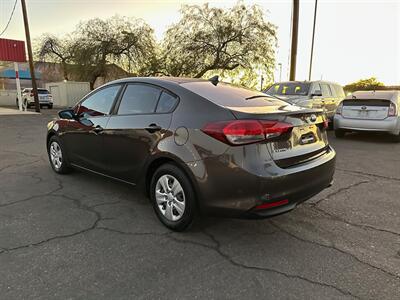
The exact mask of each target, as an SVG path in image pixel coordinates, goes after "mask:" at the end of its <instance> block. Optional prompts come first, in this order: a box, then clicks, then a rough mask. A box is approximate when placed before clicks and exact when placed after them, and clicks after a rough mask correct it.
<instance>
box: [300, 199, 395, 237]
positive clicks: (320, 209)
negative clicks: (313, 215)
mask: <svg viewBox="0 0 400 300" xmlns="http://www.w3.org/2000/svg"><path fill="white" fill-rule="evenodd" d="M305 205H308V206H310V207H311V208H312V209H314V210H316V211H319V212H320V213H322V214H323V215H326V216H328V217H330V218H331V219H334V220H336V221H339V222H342V223H345V224H348V225H351V226H354V227H358V228H362V229H368V230H375V231H380V232H385V233H390V234H393V235H396V236H400V232H396V231H392V230H389V229H384V228H379V227H375V226H372V225H367V224H359V223H354V222H351V221H349V220H346V219H344V218H341V217H339V216H337V215H335V214H333V213H330V212H328V211H326V210H324V209H322V208H321V207H319V206H316V205H311V204H307V203H305Z"/></svg>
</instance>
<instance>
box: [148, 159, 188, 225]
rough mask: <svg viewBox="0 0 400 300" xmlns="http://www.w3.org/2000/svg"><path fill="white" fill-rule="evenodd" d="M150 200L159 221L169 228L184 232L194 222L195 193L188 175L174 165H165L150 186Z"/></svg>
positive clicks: (156, 173)
mask: <svg viewBox="0 0 400 300" xmlns="http://www.w3.org/2000/svg"><path fill="white" fill-rule="evenodd" d="M150 199H151V202H152V204H153V208H154V211H155V213H156V215H157V217H158V219H159V220H160V221H161V222H162V223H163V224H164V225H165V226H166V227H168V228H170V229H172V230H175V231H183V230H185V229H186V228H187V227H188V226H190V225H191V224H192V222H193V220H194V216H195V210H196V200H195V193H194V190H193V187H192V184H191V182H190V180H189V179H188V177H187V175H186V174H185V173H184V172H183V171H182V170H181V169H179V168H178V167H177V166H175V165H173V164H164V165H162V166H160V167H159V168H158V169H157V170H156V171H155V172H154V175H153V177H152V180H151V184H150Z"/></svg>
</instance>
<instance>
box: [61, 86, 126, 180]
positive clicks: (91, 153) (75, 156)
mask: <svg viewBox="0 0 400 300" xmlns="http://www.w3.org/2000/svg"><path fill="white" fill-rule="evenodd" d="M120 88H121V85H112V86H106V87H104V88H102V89H100V90H98V91H95V92H94V93H92V94H90V95H89V96H88V97H87V98H86V99H85V100H83V102H81V103H80V104H78V105H77V106H76V107H75V113H76V114H77V116H78V119H77V120H70V121H69V125H68V128H67V129H66V131H65V134H64V135H63V142H64V143H65V146H66V147H67V150H68V154H69V159H70V161H71V163H72V164H75V165H78V166H80V167H84V168H87V169H90V170H92V171H96V172H101V173H103V172H104V171H105V160H104V144H103V143H104V141H103V131H104V129H105V128H106V126H107V122H108V120H109V118H110V115H109V114H110V110H111V108H112V106H113V103H114V101H115V99H116V96H117V94H118V92H119V90H120Z"/></svg>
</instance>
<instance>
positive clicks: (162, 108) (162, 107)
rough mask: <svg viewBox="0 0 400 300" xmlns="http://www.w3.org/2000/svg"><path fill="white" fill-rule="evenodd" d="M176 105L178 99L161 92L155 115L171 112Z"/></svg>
mask: <svg viewBox="0 0 400 300" xmlns="http://www.w3.org/2000/svg"><path fill="white" fill-rule="evenodd" d="M177 103H178V98H177V97H175V96H173V95H171V94H170V93H167V92H162V94H161V97H160V100H159V101H158V104H157V109H156V112H157V113H168V112H171V111H172V110H173V109H174V108H175V105H176V104H177Z"/></svg>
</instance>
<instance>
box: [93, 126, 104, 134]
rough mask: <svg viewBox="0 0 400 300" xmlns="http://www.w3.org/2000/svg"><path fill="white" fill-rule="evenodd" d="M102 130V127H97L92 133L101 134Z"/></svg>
mask: <svg viewBox="0 0 400 300" xmlns="http://www.w3.org/2000/svg"><path fill="white" fill-rule="evenodd" d="M103 130H104V129H103V127H101V126H100V125H97V126H96V127H95V128H93V131H94V132H95V133H100V132H102V131H103Z"/></svg>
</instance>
